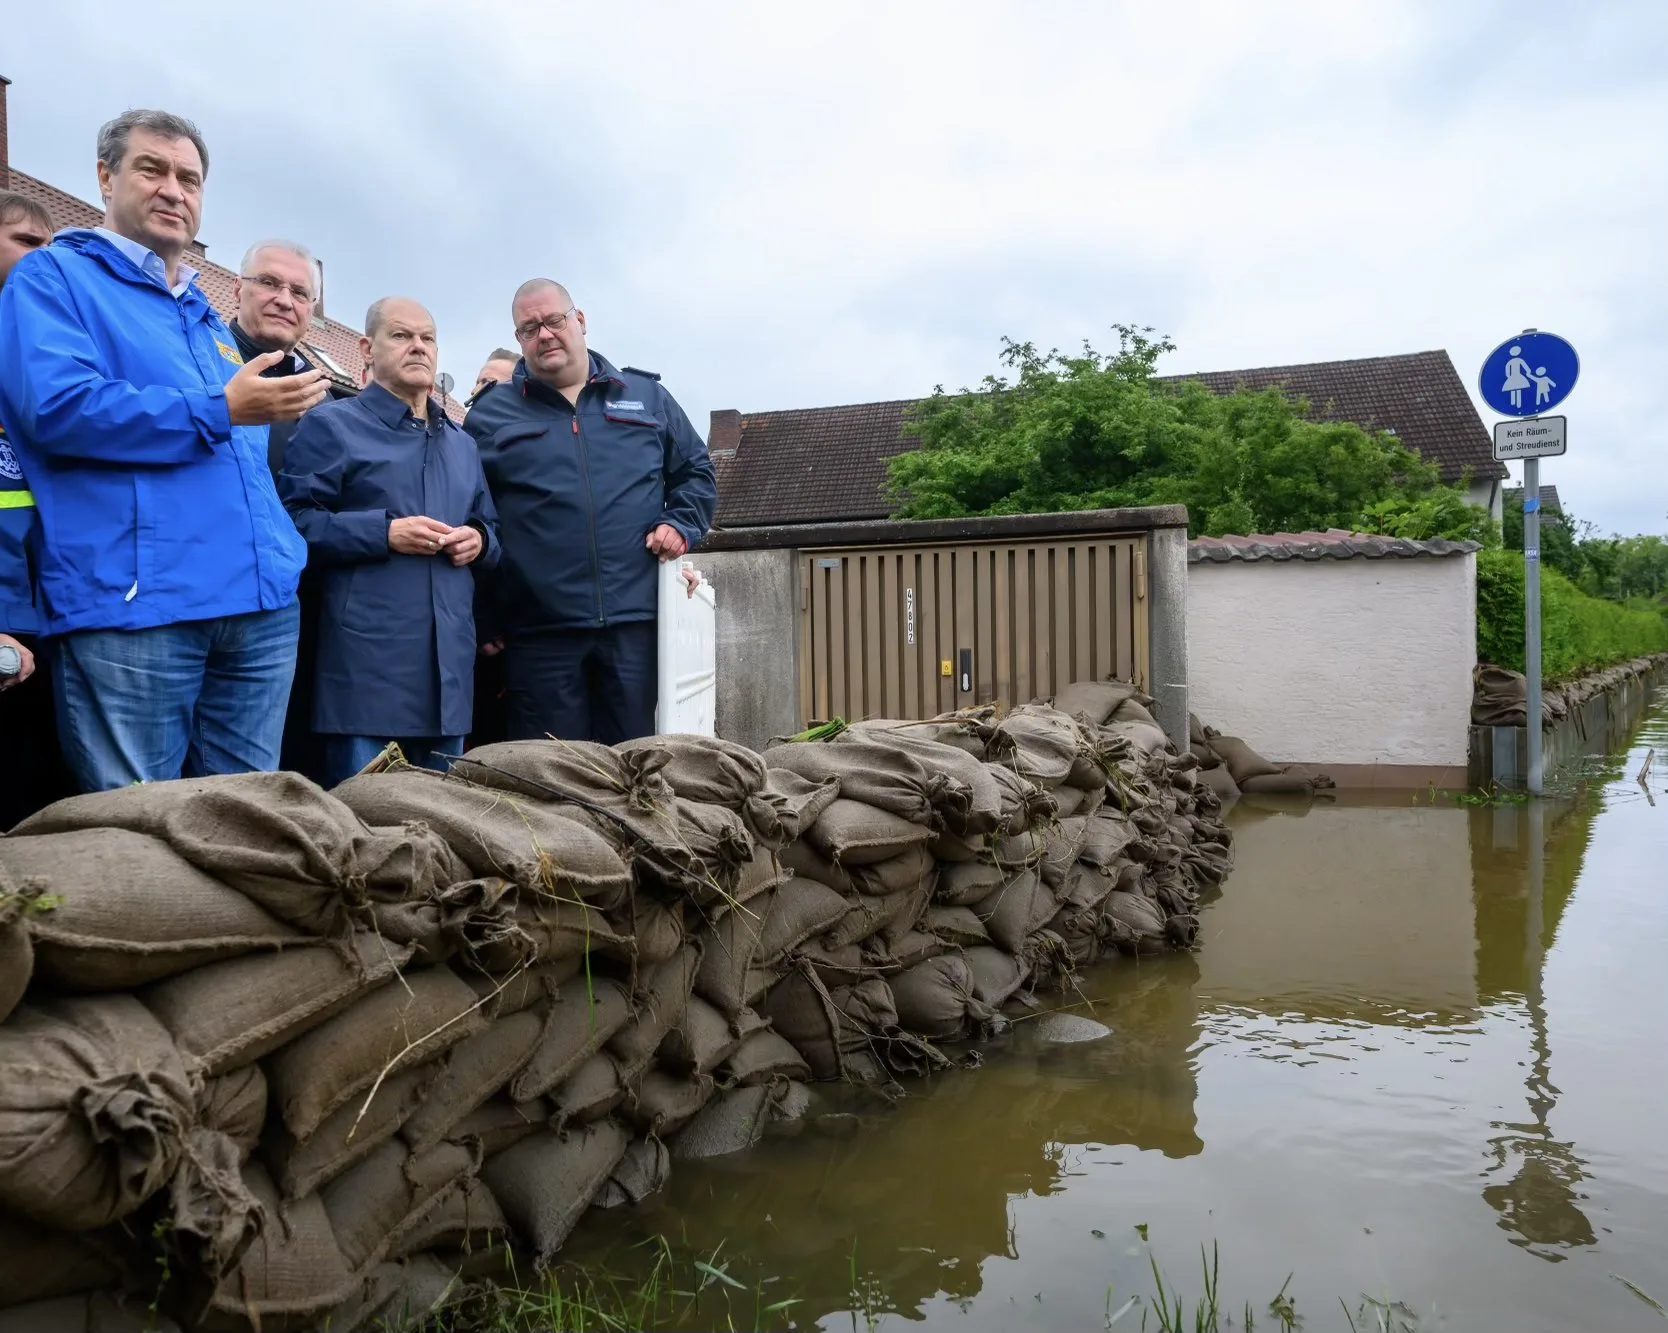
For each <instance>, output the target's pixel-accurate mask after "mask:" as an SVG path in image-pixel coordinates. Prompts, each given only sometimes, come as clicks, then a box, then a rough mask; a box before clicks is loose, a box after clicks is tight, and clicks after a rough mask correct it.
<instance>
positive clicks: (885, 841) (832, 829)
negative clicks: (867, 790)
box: [805, 796, 932, 866]
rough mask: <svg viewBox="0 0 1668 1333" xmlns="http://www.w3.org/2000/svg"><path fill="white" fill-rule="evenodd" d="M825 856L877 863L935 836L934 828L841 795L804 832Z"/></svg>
mask: <svg viewBox="0 0 1668 1333" xmlns="http://www.w3.org/2000/svg"><path fill="white" fill-rule="evenodd" d="M805 837H806V840H807V841H808V842H810V844H811V845H812V846H813V847H814V848H816V850H817V851H818V852H820V853H821V854H822V855H823V856H825V857H827V858H828V859H829V860H830V861H833V862H835V863H836V864H838V865H846V866H862V865H874V864H875V863H876V862H878V861H885V860H887V859H888V858H890V857H894V856H898V855H901V854H902V853H903V852H906V851H908V850H909V848H910V847H912V846H914V845H915V844H917V843H924V842H926V841H928V840H929V839H930V838H931V837H932V830H931V829H930V828H928V827H927V826H926V825H924V824H919V823H914V822H911V821H910V820H908V819H905V818H904V817H903V816H902V815H897V814H893V813H891V812H889V811H886V810H882V809H880V808H879V807H878V806H873V805H865V804H863V803H862V802H860V801H854V800H848V799H847V798H846V797H843V796H842V797H841V798H840V799H839V800H837V801H834V802H832V803H831V804H830V805H829V807H828V809H826V810H824V811H823V812H822V814H821V815H820V816H818V818H817V822H816V823H814V824H812V825H811V827H810V829H809V830H808V831H807V832H806V834H805Z"/></svg>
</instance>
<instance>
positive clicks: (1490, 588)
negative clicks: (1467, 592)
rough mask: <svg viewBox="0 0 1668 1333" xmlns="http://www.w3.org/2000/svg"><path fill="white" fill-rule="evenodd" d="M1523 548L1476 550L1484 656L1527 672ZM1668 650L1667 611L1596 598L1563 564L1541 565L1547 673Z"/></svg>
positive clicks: (1574, 671) (1555, 676)
mask: <svg viewBox="0 0 1668 1333" xmlns="http://www.w3.org/2000/svg"><path fill="white" fill-rule="evenodd" d="M1523 641H1524V634H1523V554H1522V552H1520V551H1502V550H1495V551H1481V552H1479V553H1478V555H1477V656H1478V658H1479V660H1481V661H1484V662H1492V663H1494V664H1495V665H1496V666H1503V667H1509V668H1510V669H1511V670H1513V671H1522V670H1523ZM1660 652H1668V618H1665V617H1664V616H1663V614H1662V613H1661V612H1660V611H1655V610H1648V609H1640V608H1635V607H1627V606H1622V605H1620V604H1618V603H1616V602H1607V601H1604V600H1603V599H1601V598H1598V597H1589V596H1588V595H1587V594H1586V593H1584V592H1582V591H1581V590H1580V589H1579V588H1577V587H1576V586H1575V585H1574V584H1573V583H1571V582H1570V581H1569V580H1568V579H1566V578H1565V577H1564V576H1563V575H1562V574H1559V573H1558V572H1557V571H1556V570H1551V569H1545V568H1543V569H1542V570H1541V675H1542V677H1543V678H1544V679H1546V680H1565V679H1567V678H1569V677H1571V676H1578V675H1581V674H1582V673H1584V672H1588V671H1598V670H1602V669H1603V668H1604V667H1607V666H1614V665H1615V664H1616V663H1618V662H1626V661H1628V660H1629V659H1631V658H1635V657H1642V656H1644V655H1645V654H1647V653H1660Z"/></svg>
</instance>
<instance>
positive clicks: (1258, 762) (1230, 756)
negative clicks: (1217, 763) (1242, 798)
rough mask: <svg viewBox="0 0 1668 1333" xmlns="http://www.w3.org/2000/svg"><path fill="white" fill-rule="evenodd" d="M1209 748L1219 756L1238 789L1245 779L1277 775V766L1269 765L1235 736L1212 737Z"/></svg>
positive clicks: (1243, 784) (1242, 786)
mask: <svg viewBox="0 0 1668 1333" xmlns="http://www.w3.org/2000/svg"><path fill="white" fill-rule="evenodd" d="M1210 748H1211V749H1212V750H1214V751H1215V752H1216V753H1217V754H1218V755H1220V756H1221V758H1222V762H1223V764H1224V765H1225V766H1226V767H1227V769H1228V772H1229V774H1230V775H1232V777H1233V779H1234V781H1235V782H1236V783H1238V784H1239V786H1240V788H1241V789H1243V788H1244V787H1245V780H1246V779H1247V778H1257V777H1263V776H1265V775H1272V774H1275V773H1279V772H1280V771H1281V770H1280V767H1279V765H1278V764H1271V763H1269V762H1268V760H1266V759H1264V758H1263V757H1262V756H1261V755H1260V754H1258V753H1257V752H1256V751H1255V750H1253V749H1252V748H1251V747H1250V746H1249V745H1247V744H1246V743H1245V742H1244V741H1242V740H1240V739H1239V738H1238V737H1237V736H1213V737H1212V738H1211V743H1210Z"/></svg>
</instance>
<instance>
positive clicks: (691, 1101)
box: [630, 1069, 714, 1138]
mask: <svg viewBox="0 0 1668 1333" xmlns="http://www.w3.org/2000/svg"><path fill="white" fill-rule="evenodd" d="M713 1092H714V1084H713V1080H712V1078H711V1076H710V1075H707V1074H696V1075H694V1076H693V1077H692V1078H681V1077H679V1076H677V1075H675V1074H669V1073H667V1072H666V1071H665V1070H663V1069H651V1070H649V1071H648V1073H646V1074H644V1075H643V1081H642V1084H641V1085H640V1086H639V1088H638V1090H637V1096H636V1099H635V1100H634V1101H633V1102H632V1105H631V1110H630V1119H631V1122H632V1124H634V1125H635V1126H636V1127H637V1129H638V1130H639V1131H640V1132H641V1133H644V1134H649V1135H653V1136H654V1137H656V1138H669V1137H670V1136H671V1135H673V1134H675V1133H677V1131H678V1130H680V1129H682V1128H683V1127H684V1126H685V1125H686V1124H688V1123H689V1122H690V1121H691V1120H693V1119H694V1118H695V1117H696V1115H698V1114H699V1113H700V1110H701V1108H702V1107H703V1106H705V1105H706V1104H707V1103H708V1102H709V1101H711V1100H712V1096H713Z"/></svg>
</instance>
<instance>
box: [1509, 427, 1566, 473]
mask: <svg viewBox="0 0 1668 1333" xmlns="http://www.w3.org/2000/svg"><path fill="white" fill-rule="evenodd" d="M1566 442H1567V436H1566V434H1565V418H1563V417H1525V418H1524V419H1523V420H1521V421H1497V422H1495V423H1494V457H1495V459H1496V460H1497V461H1499V462H1501V463H1509V462H1511V461H1512V460H1513V459H1514V458H1557V457H1558V456H1559V455H1561V454H1562V453H1563V452H1564V446H1565V444H1566Z"/></svg>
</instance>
